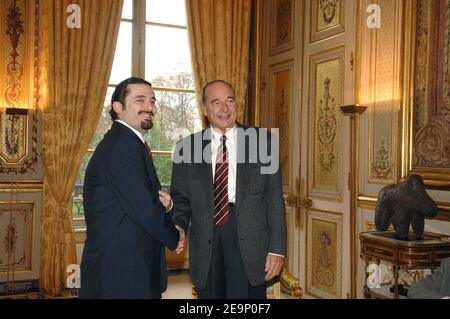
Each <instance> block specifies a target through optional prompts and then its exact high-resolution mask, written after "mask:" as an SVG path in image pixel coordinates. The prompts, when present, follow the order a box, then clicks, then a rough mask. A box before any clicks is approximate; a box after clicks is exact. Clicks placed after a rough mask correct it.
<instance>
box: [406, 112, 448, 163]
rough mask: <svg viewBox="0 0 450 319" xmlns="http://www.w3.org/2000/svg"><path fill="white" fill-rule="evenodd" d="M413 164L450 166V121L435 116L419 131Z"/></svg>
mask: <svg viewBox="0 0 450 319" xmlns="http://www.w3.org/2000/svg"><path fill="white" fill-rule="evenodd" d="M413 165H414V166H418V167H436V168H439V167H450V121H447V120H445V118H443V117H435V118H433V119H432V120H431V122H430V123H429V124H427V125H425V127H424V128H423V129H422V130H420V132H418V133H417V135H416V140H415V149H414V153H413Z"/></svg>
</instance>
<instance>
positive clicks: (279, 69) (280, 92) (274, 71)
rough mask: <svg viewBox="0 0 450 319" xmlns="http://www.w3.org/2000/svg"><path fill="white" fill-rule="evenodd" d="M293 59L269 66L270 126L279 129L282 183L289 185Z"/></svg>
mask: <svg viewBox="0 0 450 319" xmlns="http://www.w3.org/2000/svg"><path fill="white" fill-rule="evenodd" d="M293 63H294V61H288V62H284V63H281V64H278V65H275V66H273V67H271V71H270V74H271V82H270V85H271V92H272V94H271V103H270V105H271V127H274V128H278V129H279V143H280V166H281V173H282V179H283V185H286V186H290V185H291V181H290V176H291V169H290V168H291V149H292V147H291V138H290V135H291V133H290V132H291V119H292V115H291V105H292V73H293Z"/></svg>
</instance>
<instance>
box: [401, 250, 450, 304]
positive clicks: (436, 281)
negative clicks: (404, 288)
mask: <svg viewBox="0 0 450 319" xmlns="http://www.w3.org/2000/svg"><path fill="white" fill-rule="evenodd" d="M408 298H410V299H450V257H449V258H445V259H443V260H442V261H441V266H440V267H439V269H438V270H436V271H435V272H434V274H432V275H428V276H427V277H425V278H423V279H420V280H418V281H417V282H416V283H414V284H413V285H412V286H411V288H410V289H409V290H408Z"/></svg>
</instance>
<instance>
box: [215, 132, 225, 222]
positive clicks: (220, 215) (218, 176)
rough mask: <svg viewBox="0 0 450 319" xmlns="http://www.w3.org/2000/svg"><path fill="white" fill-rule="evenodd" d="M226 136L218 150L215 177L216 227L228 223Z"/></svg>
mask: <svg viewBox="0 0 450 319" xmlns="http://www.w3.org/2000/svg"><path fill="white" fill-rule="evenodd" d="M226 139H227V138H226V136H225V135H223V136H222V138H221V141H222V145H221V146H219V149H218V150H217V160H216V173H215V176H214V225H216V226H218V227H219V226H222V225H224V224H225V223H226V222H227V221H228V154H227V146H226V144H225V142H226Z"/></svg>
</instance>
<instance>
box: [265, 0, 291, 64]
mask: <svg viewBox="0 0 450 319" xmlns="http://www.w3.org/2000/svg"><path fill="white" fill-rule="evenodd" d="M272 3H273V4H272V6H273V7H272V13H271V14H272V18H271V22H272V27H271V37H270V55H274V54H278V53H281V52H284V51H287V50H290V49H292V48H293V47H294V17H295V15H294V12H295V8H294V6H295V1H294V0H274V1H272Z"/></svg>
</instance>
